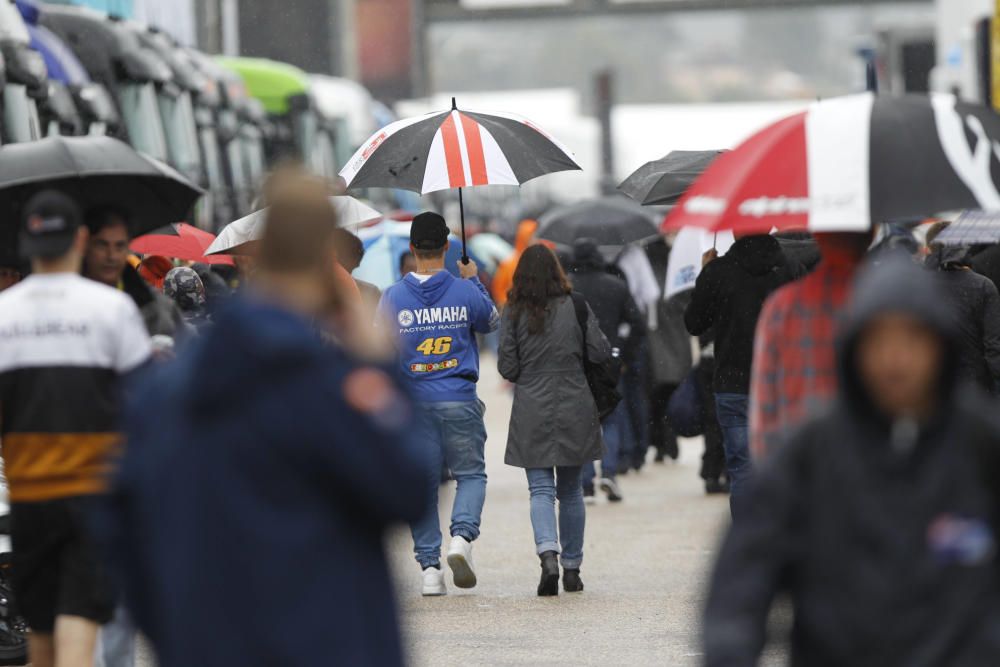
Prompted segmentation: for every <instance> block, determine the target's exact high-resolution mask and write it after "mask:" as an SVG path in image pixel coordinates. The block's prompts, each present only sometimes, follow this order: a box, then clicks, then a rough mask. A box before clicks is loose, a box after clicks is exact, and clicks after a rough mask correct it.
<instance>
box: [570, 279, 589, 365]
mask: <svg viewBox="0 0 1000 667" xmlns="http://www.w3.org/2000/svg"><path fill="white" fill-rule="evenodd" d="M570 298H572V299H573V310H574V311H576V322H577V324H579V325H580V333H582V334H583V358H584V359H585V360H586V358H587V320H588V319H589V316H588V314H587V300H586V299H585V298H583V295H582V294H580V293H579V292H573V293H571V294H570Z"/></svg>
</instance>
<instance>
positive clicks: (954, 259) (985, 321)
mask: <svg viewBox="0 0 1000 667" xmlns="http://www.w3.org/2000/svg"><path fill="white" fill-rule="evenodd" d="M969 254H970V253H969V249H968V248H965V247H962V246H941V247H938V248H935V250H934V252H933V253H931V255H930V256H929V257H928V258H927V268H929V269H933V270H937V271H940V276H941V280H942V282H943V284H944V285H945V287H946V288H947V290H948V293H949V296H950V297H951V300H952V302H953V303H954V304H955V307H956V310H957V312H956V314H955V316H956V320H955V323H956V325H957V328H958V334H959V336H958V339H959V341H960V343H961V357H960V360H959V367H960V368H961V372H962V375H963V376H964V377H966V378H967V379H969V380H972V381H975V382H978V383H979V384H980V386H982V387H983V388H985V389H986V390H987V391H991V392H992V391H995V390H996V388H997V381H998V380H1000V293H998V292H997V288H996V285H994V284H993V281H991V280H990V279H989V278H986V277H985V276H981V275H979V274H978V273H976V272H974V271H972V270H971V269H970V268H969V267H970V266H972V259H971V258H970V257H969Z"/></svg>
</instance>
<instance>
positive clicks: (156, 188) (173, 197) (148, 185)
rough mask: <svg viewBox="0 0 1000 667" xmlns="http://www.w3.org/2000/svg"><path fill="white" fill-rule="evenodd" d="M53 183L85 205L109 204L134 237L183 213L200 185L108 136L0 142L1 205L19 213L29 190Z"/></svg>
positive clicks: (9, 216) (11, 218)
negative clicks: (119, 213)
mask: <svg viewBox="0 0 1000 667" xmlns="http://www.w3.org/2000/svg"><path fill="white" fill-rule="evenodd" d="M45 188H57V189H59V190H61V191H62V192H64V193H66V194H67V195H69V196H70V197H72V198H74V199H75V200H76V201H77V202H78V203H79V204H80V206H81V207H82V208H83V209H84V210H86V209H88V208H93V207H99V206H112V207H114V208H116V209H119V210H121V211H122V212H123V213H124V214H125V215H126V216H127V218H128V222H129V227H130V229H129V232H130V233H131V235H132V236H133V237H135V236H139V235H141V234H145V233H146V232H149V231H152V230H154V229H156V228H157V227H162V226H164V225H168V224H171V223H174V222H180V221H182V220H184V219H185V218H187V217H188V214H189V213H190V211H191V208H192V207H193V206H194V204H195V202H197V201H198V198H199V197H200V196H201V194H202V191H201V190H200V189H199V188H198V187H197V186H195V185H193V184H192V183H191V182H190V181H188V180H187V179H186V178H184V177H183V176H182V175H180V174H179V173H178V172H176V171H174V170H173V169H171V168H170V167H168V166H167V165H165V164H163V163H162V162H159V161H157V160H154V159H152V158H149V157H146V156H144V155H142V154H140V153H137V152H136V151H134V150H133V149H132V148H131V147H130V146H129V145H128V144H125V143H123V142H121V141H118V140H117V139H112V138H111V137H53V138H49V139H42V140H40V141H32V142H29V143H20V144H8V145H6V146H3V147H0V211H2V212H3V214H4V219H5V220H6V221H7V223H8V224H11V223H14V225H16V221H18V220H19V219H20V213H19V211H20V207H21V206H22V205H23V204H24V202H26V201H27V199H28V198H29V197H31V195H33V194H34V193H36V192H38V191H39V190H43V189H45Z"/></svg>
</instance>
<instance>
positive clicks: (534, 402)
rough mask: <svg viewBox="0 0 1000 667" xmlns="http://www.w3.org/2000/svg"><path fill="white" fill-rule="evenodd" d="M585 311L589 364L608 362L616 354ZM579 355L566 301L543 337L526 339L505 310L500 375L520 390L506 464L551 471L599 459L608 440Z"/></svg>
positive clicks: (554, 306)
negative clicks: (603, 433)
mask: <svg viewBox="0 0 1000 667" xmlns="http://www.w3.org/2000/svg"><path fill="white" fill-rule="evenodd" d="M587 312H588V315H589V317H588V320H587V358H588V359H590V361H591V362H593V363H604V362H606V361H607V360H608V359H609V357H610V355H611V347H610V345H609V344H608V341H607V339H606V338H605V337H604V334H603V333H601V329H600V327H599V326H598V323H597V318H596V317H595V316H594V313H593V311H591V310H590V307H589V306H588V307H587ZM582 356H583V332H582V331H581V330H580V325H579V323H578V322H577V319H576V311H575V309H574V307H573V300H572V299H571V298H570V297H569V296H564V297H559V298H558V299H554V300H553V301H552V303H551V304H550V306H549V312H548V315H547V318H546V323H545V329H544V330H543V331H542V333H540V334H530V333H528V324H527V322H526V321H525V319H523V318H522V319H521V321H520V322H518V323H517V326H516V327H515V326H514V323H513V318H512V317H511V309H510V308H507V309H506V310H505V311H504V315H503V320H502V322H501V324H500V361H499V368H500V374H501V375H502V376H504V377H505V378H506V379H507V380H510V381H511V382H513V383H514V385H515V387H514V409H513V412H512V413H511V416H510V429H509V430H508V435H507V455H506V457H505V459H504V460H505V461H506V463H507V464H508V465H512V466H516V467H518V468H553V467H557V466H578V465H583V464H584V463H587V462H589V461H594V460H597V459H599V458H601V456H602V454H603V452H604V439H603V437H602V435H601V423H600V421H599V419H598V417H597V407H596V406H595V405H594V397H593V395H592V394H591V393H590V387H588V386H587V378H586V377H585V376H584V374H583V360H582Z"/></svg>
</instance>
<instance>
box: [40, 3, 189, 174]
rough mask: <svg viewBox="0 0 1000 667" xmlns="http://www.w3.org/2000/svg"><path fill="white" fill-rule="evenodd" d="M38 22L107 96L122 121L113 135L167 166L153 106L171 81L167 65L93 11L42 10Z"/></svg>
mask: <svg viewBox="0 0 1000 667" xmlns="http://www.w3.org/2000/svg"><path fill="white" fill-rule="evenodd" d="M39 22H40V24H41V25H43V26H45V27H46V28H48V29H50V30H51V31H52V32H54V33H55V34H56V35H58V36H59V38H60V39H62V41H63V42H65V43H66V44H67V45H68V46H69V47H70V49H72V50H73V53H74V54H75V55H76V56H77V58H79V60H80V62H81V63H83V66H84V67H85V68H86V70H87V73H88V74H89V75H90V77H91V78H92V79H93V80H95V81H96V82H98V83H100V84H101V85H103V86H104V87H105V88H106V89H107V90H108V91H110V92H111V96H112V98H113V100H114V102H115V106H116V107H117V110H118V112H119V115H120V116H121V118H122V119H123V121H124V122H123V123H121V126H120V127H119V128H117V131H116V132H114V134H113V136H116V137H117V138H119V139H122V140H124V141H127V142H128V143H130V144H131V145H132V146H133V147H134V148H135V149H136V150H138V151H141V152H143V153H146V154H147V155H150V156H152V157H154V158H157V159H159V160H163V161H165V162H166V161H168V159H169V157H170V156H169V154H168V151H167V139H166V132H165V131H164V128H163V122H162V120H161V118H160V113H159V108H158V104H157V88H158V87H163V86H165V85H166V84H169V83H171V81H172V79H173V74H172V73H171V71H170V68H169V67H167V65H166V63H164V62H163V60H162V59H161V58H159V57H158V56H157V55H156V54H155V53H154V52H152V51H151V50H150V49H147V48H145V47H144V46H143V45H142V44H141V43H140V42H139V39H138V36H137V35H136V34H135V31H132V30H129V29H127V27H126V25H125V22H124V21H120V20H112V19H110V18H108V17H107V16H106V15H104V14H101V13H100V12H97V11H94V10H90V9H86V8H81V7H65V6H62V5H44V6H43V7H42V8H41V15H40V17H39ZM174 166H175V167H176V166H178V165H176V164H175V165H174Z"/></svg>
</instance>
